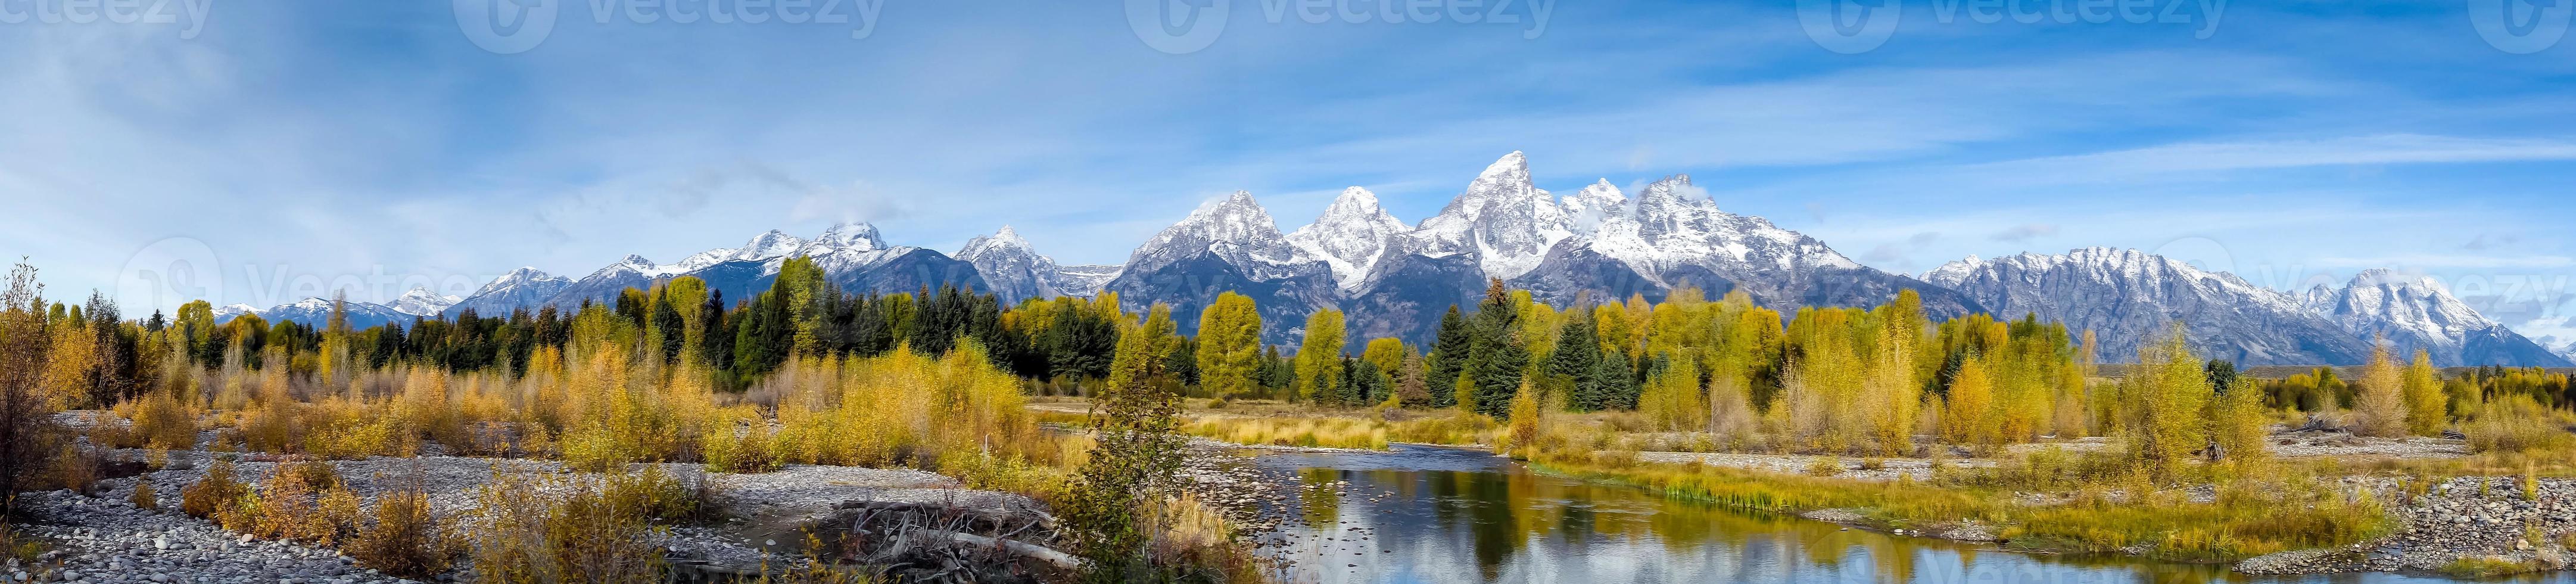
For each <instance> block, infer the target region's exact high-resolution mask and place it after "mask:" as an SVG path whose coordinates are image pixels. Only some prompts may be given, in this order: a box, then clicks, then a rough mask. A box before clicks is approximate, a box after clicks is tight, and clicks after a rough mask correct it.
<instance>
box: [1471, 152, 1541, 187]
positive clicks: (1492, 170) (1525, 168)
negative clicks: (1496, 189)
mask: <svg viewBox="0 0 2576 584" xmlns="http://www.w3.org/2000/svg"><path fill="white" fill-rule="evenodd" d="M1476 178H1477V179H1478V180H1483V179H1489V178H1490V179H1494V180H1496V181H1518V182H1529V179H1530V171H1529V155H1527V154H1523V153H1521V151H1519V150H1513V151H1511V153H1510V154H1504V155H1503V157H1502V158H1496V159H1494V163H1493V164H1488V165H1485V171H1484V172H1480V173H1476Z"/></svg>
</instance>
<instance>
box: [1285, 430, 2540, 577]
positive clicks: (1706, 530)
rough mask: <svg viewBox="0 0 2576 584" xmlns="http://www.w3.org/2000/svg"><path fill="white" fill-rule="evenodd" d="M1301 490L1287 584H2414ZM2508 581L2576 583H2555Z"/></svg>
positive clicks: (1318, 482)
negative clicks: (2279, 575)
mask: <svg viewBox="0 0 2576 584" xmlns="http://www.w3.org/2000/svg"><path fill="white" fill-rule="evenodd" d="M1253 464H1256V465H1259V466H1260V467H1261V468H1262V470H1263V471H1264V472H1267V473H1278V474H1291V475H1293V476H1296V477H1297V478H1298V479H1299V482H1300V483H1301V484H1302V485H1303V486H1302V488H1300V489H1299V490H1298V492H1299V497H1300V498H1301V499H1302V501H1303V502H1304V503H1305V504H1304V505H1303V507H1302V509H1299V510H1297V513H1299V516H1298V517H1299V518H1300V519H1301V521H1297V522H1294V523H1293V524H1291V525H1288V526H1286V527H1283V530H1285V533H1283V534H1281V535H1282V536H1283V537H1281V538H1280V539H1279V540H1276V541H1279V542H1281V543H1279V544H1277V548H1275V549H1279V550H1283V551H1284V552H1285V555H1286V556H1287V557H1288V558H1290V559H1292V560H1293V563H1292V566H1291V568H1290V573H1289V574H1288V577H1289V579H1290V580H1292V581H1296V582H1314V583H1344V582H1390V583H1415V582H1421V583H1434V582H1437V583H1472V582H1535V583H1552V582H1570V583H1580V584H1613V583H1622V582H1747V583H1763V584H1769V583H1778V584H1789V583H1808V582H1854V583H1859V582H1909V583H1919V584H1953V583H1960V584H1964V583H2016V582H2043V583H2065V584H2093V583H2100V584H2205V583H2218V582H2230V583H2232V582H2283V583H2334V584H2344V583H2351V584H2413V583H2429V582H2446V581H2448V580H2444V579H2441V578H2436V577H2431V576H2424V575H2416V576H2404V575H2395V574H2359V575H2337V576H2313V577H2298V578H2250V577H2244V576H2236V575H2232V574H2229V573H2228V572H2227V571H2226V570H2225V569H2224V568H2222V567H2218V566H2198V565H2180V564H2158V563H2148V562H2138V561H2134V560H2130V559H2128V558H2119V557H2108V558H2069V557H2056V556H2033V555H2024V554H2016V553H2008V552H2001V551H1993V550H1981V549H1980V548H1978V547H1975V546H1969V545H1961V544H1957V543H1953V542H1947V541H1941V540H1931V539H1923V538H1906V537H1895V536H1889V535H1883V534H1876V533H1869V532H1863V531H1845V530H1843V529H1842V528H1840V527H1838V526H1834V525H1831V524H1825V523H1819V522H1814V521H1806V520H1801V519H1796V518H1786V517H1769V516H1757V515H1749V514H1743V513H1736V512H1731V511H1725V510H1721V509H1716V508H1712V507H1708V506H1705V505H1700V504H1696V503H1690V502H1684V501H1674V500H1668V499H1664V498H1662V497H1659V496H1655V495H1652V494H1649V493H1647V492H1644V491H1641V490H1637V489H1631V488H1625V487H1616V486H1607V485H1599V484H1592V483H1585V482H1579V481H1572V480H1566V479H1562V478H1557V477H1551V476H1544V475H1539V474H1536V473H1532V472H1529V471H1528V470H1527V469H1525V468H1523V467H1521V466H1519V465H1517V464H1512V463H1510V462H1509V461H1507V460H1502V459H1498V458H1494V457H1492V456H1489V455H1485V454H1483V453H1478V452H1471V451H1463V450H1454V449H1443V448H1426V447H1410V446H1398V447H1397V448H1396V451H1394V452H1391V453H1385V454H1375V453H1369V454H1346V453H1333V454H1317V453H1272V454H1262V455H1259V456H1258V457H1256V458H1254V459H1253ZM2513 581H2516V582H2546V583H2552V584H2568V583H2576V577H2571V576H2568V575H2563V574H2561V575H2553V576H2547V577H2538V578H2525V579H2521V580H2513Z"/></svg>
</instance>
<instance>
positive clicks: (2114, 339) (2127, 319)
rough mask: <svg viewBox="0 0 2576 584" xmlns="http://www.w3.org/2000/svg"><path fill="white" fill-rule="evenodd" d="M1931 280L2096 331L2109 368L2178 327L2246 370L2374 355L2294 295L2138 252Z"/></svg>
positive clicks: (2082, 253)
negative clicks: (2293, 296) (2180, 324)
mask: <svg viewBox="0 0 2576 584" xmlns="http://www.w3.org/2000/svg"><path fill="white" fill-rule="evenodd" d="M1924 279H1925V280H1927V281H1930V282H1932V283H1933V284H1938V285H1941V286H1945V287H1949V288H1951V289H1955V290H1958V291H1960V292H1961V293H1964V294H1966V295H1968V296H1969V297H1970V298H1973V299H1975V300H1976V301H1977V302H1978V303H1981V304H1984V305H1985V306H1986V307H1987V308H1988V309H1990V310H1992V311H1993V312H1994V313H1995V314H1996V315H1998V316H2002V317H2007V318H2020V316H2021V315H2024V314H2038V315H2039V317H2040V318H2043V319H2049V320H2055V321H2059V322H2063V323H2066V325H2067V328H2068V329H2070V330H2079V331H2080V330H2091V331H2093V332H2094V333H2095V334H2096V335H2097V336H2098V338H2099V339H2100V347H2101V354H2100V355H2099V356H2100V357H2101V358H2102V359H2103V360H2104V361H2108V362H2127V361H2132V360H2135V359H2136V358H2137V354H2138V349H2139V347H2141V346H2144V345H2146V344H2148V343H2151V342H2153V340H2154V339H2156V338H2159V337H2162V336H2163V335H2165V334H2166V333H2167V331H2168V328H2169V327H2171V326H2173V324H2174V323H2176V322H2180V323H2182V324H2183V325H2184V330H2185V334H2186V336H2187V337H2189V339H2190V341H2191V344H2192V346H2193V347H2195V348H2197V349H2199V350H2200V351H2202V352H2203V353H2204V354H2207V355H2210V356H2213V357H2216V358H2221V359H2228V360H2232V361H2235V362H2237V363H2238V364H2241V365H2303V364H2317V363H2334V364H2352V363H2359V362H2361V361H2362V360H2363V359H2364V358H2366V357H2368V356H2369V354H2370V346H2369V343H2368V342H2367V341H2365V340H2364V339H2363V338H2361V337H2356V336H2354V335H2353V334H2352V333H2350V332H2348V331H2345V330H2344V329H2343V328H2342V327H2340V326H2337V325H2336V324H2335V323H2333V322H2329V321H2327V320H2326V318H2325V317H2324V316H2322V315H2319V314H2317V313H2315V312H2312V311H2309V310H2308V309H2307V308H2306V307H2304V306H2302V305H2300V303H2299V301H2298V299H2296V298H2292V297H2291V296H2290V295H2289V294H2287V293H2283V292H2281V291H2278V290H2273V289H2270V288H2264V287H2260V286H2255V285H2253V284H2250V283H2247V282H2245V281H2244V280H2242V279H2239V278H2237V277H2236V276H2235V275H2234V274H2228V273H2225V272H2207V271H2202V270H2201V269H2199V268H2197V267H2193V266H2191V265H2189V264H2185V263H2182V262H2179V261H2174V260H2171V259H2167V258H2164V257H2161V256H2156V255H2152V254H2148V253H2146V252H2141V251H2136V250H2119V249H2110V248H2099V247H2096V248H2086V249H2079V250H2074V251H2071V252H2067V253H2064V254H2056V255H2043V254H2027V253H2026V254H2020V255H2015V256H2010V257H2002V258H1995V259H1992V260H1985V259H1979V258H1975V257H1970V258H1968V259H1965V260H1960V261H1955V262H1950V263H1948V264H1945V265H1942V266H1941V267H1939V268H1934V269H1933V270H1932V271H1931V272H1929V273H1926V274H1925V275H1924Z"/></svg>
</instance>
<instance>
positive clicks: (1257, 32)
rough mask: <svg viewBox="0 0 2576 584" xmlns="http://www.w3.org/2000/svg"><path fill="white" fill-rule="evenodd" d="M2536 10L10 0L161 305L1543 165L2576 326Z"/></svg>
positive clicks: (1902, 234)
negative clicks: (2404, 292)
mask: <svg viewBox="0 0 2576 584" xmlns="http://www.w3.org/2000/svg"><path fill="white" fill-rule="evenodd" d="M2527 1H2528V0H2462V1H2426V2H2303V1H2291V2H2266V3H2251V2H2220V1H2217V0H2122V1H2119V2H2110V1H2083V0H2014V1H1994V0H1938V1H1935V0H1866V1H1854V0H1797V1H1791V0H1772V1H1765V2H1649V1H1619V0H1594V1H1588V2H1561V1H1558V0H1168V1H1167V0H1131V1H1122V2H1099V1H1092V2H1034V1H1016V0H1005V1H993V2H953V1H949V2H940V1H908V0H712V1H711V0H671V1H657V0H452V1H424V2H331V1H323V0H280V1H271V2H257V3H254V2H242V1H239V0H135V2H133V3H132V4H125V3H117V4H119V5H120V6H128V7H130V9H131V10H132V12H119V10H124V9H122V8H119V7H117V6H108V7H102V6H99V5H93V4H87V3H84V2H82V0H0V54H7V55H10V57H9V58H7V59H0V110H6V111H7V113H6V114H5V115H0V203H5V204H6V208H7V209H9V211H6V212H0V254H6V255H10V256H25V257H27V258H28V261H29V262H30V263H32V264H34V265H35V266H37V267H38V268H40V269H41V270H42V274H43V279H44V281H45V282H47V283H48V284H49V286H50V287H49V290H48V292H49V296H52V297H57V298H69V297H78V296H86V295H87V292H88V291H89V290H92V289H97V290H101V291H103V292H105V293H107V294H109V295H111V296H115V297H118V298H121V299H124V301H125V302H124V303H125V304H126V305H127V308H126V311H127V312H129V313H135V314H140V313H142V312H143V310H142V309H143V308H162V307H175V306H177V305H178V304H179V303H180V302H181V301H184V300H185V299H187V298H192V297H206V298H209V299H212V300H214V301H216V303H218V304H230V303H248V304H252V305H255V306H268V305H273V304H279V303H285V302H291V301H293V300H295V299H297V298H300V297H302V296H305V295H318V294H327V292H324V290H329V289H338V288H345V289H349V290H350V296H351V298H353V299H358V300H373V301H383V300H390V299H391V298H392V297H393V296H395V295H398V294H400V293H401V292H402V291H403V290H406V289H408V288H410V287H412V286H414V285H427V286H431V287H433V288H434V289H436V290H438V291H440V292H442V293H448V294H459V295H462V294H466V293H470V292H471V291H472V290H473V289H474V288H476V287H479V286H480V285H481V284H482V283H483V282H485V281H488V280H490V279H491V278H493V277H495V276H498V275H500V274H501V273H504V272H507V271H509V270H511V269H513V268H517V267H520V266H533V267H536V268H538V269H542V270H546V271H549V272H554V273H557V274H565V275H572V276H576V277H577V276H579V275H583V274H587V273H590V272H591V271H593V270H596V269H598V268H599V267H601V266H604V265H607V264H609V263H611V262H614V261H616V260H617V259H618V258H621V257H623V256H625V255H627V254H640V255H643V256H644V257H646V258H649V259H653V260H657V261H661V262H672V261H677V260H678V259H679V258H681V257H683V256H686V255H688V254H690V253H694V252H697V251H702V250H705V249H709V248H715V247H729V246H734V245H739V244H740V243H741V242H742V241H744V240H746V239H749V238H750V237H751V236H753V235H755V234H758V233H760V232H762V231H764V230H769V229H781V230H785V231H787V232H789V233H791V234H797V235H800V236H811V235H814V234H816V233H820V232H821V231H822V230H823V229H825V228H827V227H829V226H830V225H832V224H834V223H837V222H841V221H868V222H871V223H873V224H875V225H877V226H879V227H880V228H881V229H882V230H883V232H884V234H885V236H886V238H887V239H888V240H890V241H891V242H893V243H896V244H901V245H917V246H923V247H930V248H934V249H939V250H943V251H953V250H955V249H957V248H958V247H959V246H961V245H962V244H964V243H965V242H966V240H968V239H969V238H971V237H974V236H976V235H979V234H985V233H991V232H992V231H994V230H996V229H998V228H999V227H1001V226H1003V225H1010V226H1013V227H1015V228H1016V229H1017V230H1018V231H1019V232H1020V233H1021V234H1022V235H1024V236H1026V237H1027V238H1028V239H1029V240H1031V241H1032V242H1033V243H1034V244H1035V245H1036V246H1037V247H1038V248H1039V249H1040V251H1042V252H1044V253H1047V254H1049V255H1052V256H1054V257H1055V258H1056V259H1057V260H1058V261H1060V262H1064V263H1119V262H1123V261H1124V260H1125V259H1126V256H1127V254H1128V253H1129V252H1130V251H1132V250H1133V248H1134V246H1135V245H1137V244H1138V243H1141V242H1143V241H1144V240H1145V239H1146V238H1147V237H1149V236H1151V235H1152V234H1153V233H1154V232H1155V231H1157V230H1159V229H1161V228H1162V227H1164V226H1166V225H1169V224H1170V223H1171V222H1173V221H1176V220H1178V219H1180V218H1181V217H1182V216H1184V215H1186V214H1187V213H1188V212H1189V211H1190V210H1191V209H1192V208H1194V207H1196V206H1197V205H1198V204H1199V203H1201V202H1203V201H1205V200H1208V199H1210V198H1213V197H1218V196H1221V195H1223V194H1225V193H1229V192H1232V191H1235V190H1249V191H1251V192H1252V193H1253V194H1254V195H1255V196H1256V197H1258V198H1259V200H1260V201H1261V202H1262V203H1263V204H1264V205H1265V206H1267V207H1268V208H1269V209H1270V210H1271V212H1272V213H1273V215H1274V216H1275V217H1276V218H1277V219H1278V220H1279V221H1280V223H1281V227H1282V228H1283V229H1294V228H1296V227H1298V226H1300V225H1303V224H1305V223H1306V222H1308V221H1311V220H1312V218H1313V217H1315V216H1316V215H1317V214H1319V213H1320V212H1321V211H1322V209H1323V208H1324V206H1325V205H1327V204H1328V203H1329V202H1330V201H1331V198H1332V197H1333V196H1334V195H1335V194H1337V193H1339V192H1340V191H1341V189H1342V188H1343V187H1346V186H1363V187H1367V188H1369V189H1371V190H1373V191H1375V192H1377V193H1378V194H1379V195H1380V196H1381V197H1382V198H1383V200H1384V201H1385V202H1386V204H1387V206H1388V207H1389V209H1390V210H1391V211H1392V212H1394V213H1395V214H1396V215H1397V216H1398V217H1399V218H1401V219H1404V220H1407V221H1416V220H1419V219H1421V218H1424V217H1427V216H1430V215H1431V214H1432V213H1434V212H1436V211H1437V210H1438V209H1439V207H1440V206H1441V205H1443V204H1445V203H1446V202H1447V201H1448V200H1449V199H1450V198H1451V197H1453V196H1455V195H1456V194H1457V193H1458V192H1459V191H1460V190H1461V189H1462V188H1463V187H1464V186H1465V185H1466V184H1467V182H1468V181H1469V180H1470V179H1472V178H1474V175H1475V173H1476V172H1477V171H1479V170H1481V169H1483V168H1484V166H1485V165H1486V164H1488V163H1491V162H1492V161H1493V160H1494V159H1495V158H1497V157H1500V156H1502V155H1503V154H1505V153H1507V152H1511V151H1515V150H1518V151H1526V152H1527V153H1528V156H1529V160H1530V164H1531V167H1532V171H1533V174H1534V175H1535V176H1536V177H1537V179H1538V181H1539V186H1540V187H1541V188H1546V189H1550V190H1554V191H1558V192H1572V191H1574V190H1576V189H1578V188H1580V187H1581V186H1583V185H1585V184H1588V183H1591V182H1593V181H1595V180H1601V179H1607V180H1609V181H1610V182H1611V183H1612V184H1616V185H1621V186H1623V187H1629V188H1630V189H1631V192H1633V188H1634V187H1635V186H1639V185H1642V184H1644V183H1646V182H1651V181H1653V180H1655V179H1657V178H1661V177H1663V176H1666V175H1670V174H1676V173H1687V174H1690V175H1692V177H1693V179H1694V181H1695V183H1696V184H1697V185H1698V186H1700V187H1703V188H1705V189H1707V191H1708V194H1709V196H1711V197H1712V198H1714V199H1715V200H1716V201H1717V203H1718V205H1719V206H1720V207H1721V208H1723V209H1726V210H1729V211H1733V212H1737V213H1745V214H1752V215H1760V216H1764V217H1767V218H1770V219H1771V220H1773V221H1774V222H1776V223H1778V224H1780V225H1781V226H1783V227H1787V228H1790V229H1795V230H1799V231H1802V232H1805V233H1807V234H1809V235H1813V236H1815V237H1817V238H1819V239H1822V240H1823V241H1825V242H1827V243H1828V244H1830V245H1832V246H1834V247H1835V248H1836V249H1838V250H1840V251H1842V252H1844V253H1845V254H1847V255H1850V256H1852V257H1853V258H1854V259H1856V260H1859V261H1861V262H1862V263H1865V264H1868V265H1871V266H1874V267H1878V268H1881V269H1886V270H1890V271H1897V272H1905V273H1918V274H1919V273H1921V272H1922V271H1924V270H1927V269H1930V268H1932V267H1935V266H1938V265H1940V264H1941V263H1943V262H1946V261H1950V260H1955V259H1958V258H1962V257H1965V256H1968V255H1972V254H1973V255H1979V256H1984V257H1994V256H1999V255H2009V254H2015V253H2023V252H2039V253H2063V252H2065V251H2066V250H2069V249H2072V248H2079V247H2089V246H2109V247H2121V248H2136V249H2143V250H2148V251H2152V252H2157V253H2163V254H2167V255H2169V256H2172V257H2176V258H2180V259H2186V260H2189V261H2193V262H2197V263H2200V264H2202V265H2204V266H2207V267H2212V268H2215V269H2223V270H2228V271H2232V272H2234V273H2237V274H2238V275H2239V276H2242V277H2244V278H2245V279H2247V280H2249V281H2251V282H2254V283H2256V284H2259V285H2264V286H2270V287H2274V288H2280V289H2285V290H2287V289H2303V288H2305V287H2307V286H2310V285H2314V284H2318V283H2326V282H2334V283H2340V282H2341V281H2343V280H2345V279H2348V278H2350V277H2352V276H2353V274H2354V273H2355V272H2357V271H2360V270H2363V269H2369V268H2388V269H2393V270H2396V271H2398V272H2401V273H2405V274H2410V275H2423V276H2427V277H2432V278H2435V279H2437V280H2439V281H2441V282H2443V283H2445V284H2446V285H2448V286H2450V287H2451V288H2452V289H2453V291H2454V292H2455V293H2457V294H2459V295H2460V296H2463V297H2464V298H2466V299H2468V300H2469V301H2470V302H2471V303H2472V305H2473V306H2475V307H2477V308H2479V309H2480V310H2482V311H2484V312H2486V313H2487V314H2488V315H2489V316H2491V317H2494V318H2496V319H2497V320H2500V321H2503V322H2506V323H2507V324H2511V325H2514V326H2515V327H2516V328H2517V329H2520V330H2522V331H2523V332H2524V333H2525V334H2527V335H2529V336H2533V337H2535V338H2539V337H2549V338H2551V339H2552V340H2560V339H2568V340H2576V321H2571V320H2569V318H2568V317H2569V316H2570V315H2576V312H2571V311H2576V305H2571V303H2570V302H2569V300H2570V299H2571V298H2576V294H2571V293H2576V290H2571V289H2570V284H2571V280H2576V238H2571V237H2570V236H2569V235H2567V230H2565V229H2563V228H2562V227H2561V226H2562V225H2563V224H2565V223H2567V222H2568V219H2569V218H2570V217H2571V213H2570V211H2576V192H2571V191H2576V189H2571V188H2570V186H2569V185H2572V184H2576V116H2571V115H2570V114H2571V113H2576V39H2569V40H2562V38H2563V37H2564V36H2567V35H2566V34H2565V33H2566V32H2567V30H2566V29H2567V28H2568V21H2569V19H2570V14H2569V13H2570V12H2571V11H2576V7H2570V6H2569V3H2566V2H2559V3H2556V4H2555V5H2553V6H2552V7H2550V8H2547V9H2545V10H2538V11H2534V9H2533V8H2532V7H2531V6H2530V5H2527V4H2524V2H2527ZM1158 19H1159V22H1158ZM755 21H756V22H755Z"/></svg>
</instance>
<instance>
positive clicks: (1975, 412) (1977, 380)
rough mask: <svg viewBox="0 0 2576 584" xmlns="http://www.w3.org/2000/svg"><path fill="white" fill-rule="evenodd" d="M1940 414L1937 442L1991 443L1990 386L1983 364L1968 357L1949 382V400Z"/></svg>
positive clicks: (1973, 357)
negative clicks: (1940, 423)
mask: <svg viewBox="0 0 2576 584" xmlns="http://www.w3.org/2000/svg"><path fill="white" fill-rule="evenodd" d="M1945 405H1946V407H1945V408H1944V411H1943V412H1942V413H1941V421H1942V423H1943V425H1942V427H1941V439H1943V440H1948V441H1950V443H1952V444H1977V445H1984V444H1987V443H1989V442H1991V441H1992V440H1993V436H1994V425H1993V422H1994V418H1993V416H1991V415H1989V413H1990V410H1991V409H1992V408H1993V407H1994V382H1992V381H1990V380H1988V379H1987V376H1986V360H1985V358H1984V357H1981V356H1978V355H1973V354H1972V355H1969V356H1968V359H1967V361H1965V362H1962V363H1960V364H1959V372H1958V373H1957V375H1956V376H1955V377H1954V378H1953V379H1952V380H1951V381H1950V400H1949V402H1948V403H1947V404H1945Z"/></svg>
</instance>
